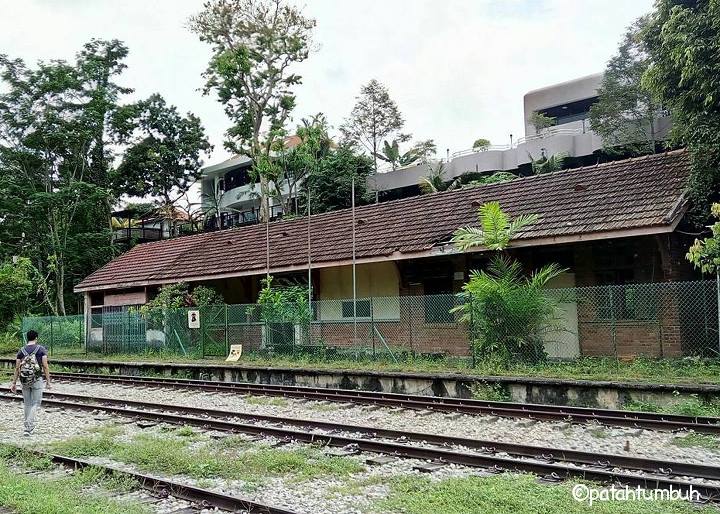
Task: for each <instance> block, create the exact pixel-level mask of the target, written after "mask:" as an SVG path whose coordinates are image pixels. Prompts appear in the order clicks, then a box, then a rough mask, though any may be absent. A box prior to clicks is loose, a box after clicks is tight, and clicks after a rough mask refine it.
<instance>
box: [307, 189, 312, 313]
mask: <svg viewBox="0 0 720 514" xmlns="http://www.w3.org/2000/svg"><path fill="white" fill-rule="evenodd" d="M307 245H308V306H309V307H310V308H312V256H311V253H310V251H311V249H312V246H311V244H310V183H309V182H308V190H307Z"/></svg>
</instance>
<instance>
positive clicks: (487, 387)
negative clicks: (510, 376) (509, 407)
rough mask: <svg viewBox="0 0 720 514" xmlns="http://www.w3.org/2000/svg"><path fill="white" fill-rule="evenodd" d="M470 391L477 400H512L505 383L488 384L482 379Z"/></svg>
mask: <svg viewBox="0 0 720 514" xmlns="http://www.w3.org/2000/svg"><path fill="white" fill-rule="evenodd" d="M470 392H471V394H472V397H473V398H474V399H475V400H488V401H493V402H509V401H510V400H512V397H511V396H510V392H509V391H508V389H507V387H506V386H505V385H504V384H488V383H487V382H486V381H484V380H483V381H481V382H480V383H478V384H474V385H473V386H472V387H471V389H470Z"/></svg>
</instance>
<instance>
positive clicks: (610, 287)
mask: <svg viewBox="0 0 720 514" xmlns="http://www.w3.org/2000/svg"><path fill="white" fill-rule="evenodd" d="M613 287H614V286H613V285H612V284H610V285H608V294H609V296H610V337H611V340H612V347H613V354H614V355H615V362H616V363H618V362H619V360H620V356H619V355H618V352H617V335H616V327H615V301H614V299H613Z"/></svg>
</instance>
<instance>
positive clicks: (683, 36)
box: [642, 0, 720, 224]
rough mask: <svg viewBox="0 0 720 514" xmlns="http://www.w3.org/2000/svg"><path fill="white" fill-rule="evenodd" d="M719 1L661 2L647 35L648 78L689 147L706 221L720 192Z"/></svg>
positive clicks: (678, 138) (694, 188)
mask: <svg viewBox="0 0 720 514" xmlns="http://www.w3.org/2000/svg"><path fill="white" fill-rule="evenodd" d="M718 33H720V4H718V2H716V1H703V2H678V1H677V0H658V1H657V2H656V3H655V10H654V12H653V13H652V14H651V15H650V18H649V22H648V24H647V26H646V28H645V30H644V31H643V33H642V40H643V44H644V48H645V51H646V52H647V53H648V55H649V57H650V61H651V64H650V66H649V67H648V69H647V71H646V73H645V76H644V77H643V80H644V82H645V84H646V85H647V87H648V88H649V89H650V90H651V91H652V92H653V93H654V94H656V95H657V96H658V98H659V99H660V101H661V102H662V104H663V106H664V107H666V108H667V109H669V110H670V113H671V115H672V120H673V136H674V137H673V139H674V143H675V144H682V145H685V146H687V148H688V149H689V151H690V155H691V163H692V174H691V180H690V191H689V199H690V200H691V203H692V206H693V207H692V209H693V214H694V218H695V221H696V222H697V223H698V224H700V223H702V222H704V220H705V217H706V213H707V211H708V208H709V206H710V204H711V203H712V202H713V201H718V197H719V192H720V98H719V97H718V91H720V74H718V73H717V70H718V69H720V38H718Z"/></svg>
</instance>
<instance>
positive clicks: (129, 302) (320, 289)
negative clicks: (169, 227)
mask: <svg viewBox="0 0 720 514" xmlns="http://www.w3.org/2000/svg"><path fill="white" fill-rule="evenodd" d="M689 168H690V166H689V157H688V154H687V152H685V151H683V150H677V151H671V152H666V153H661V154H655V155H649V156H644V157H638V158H632V159H626V160H622V161H614V162H610V163H604V164H598V165H592V166H585V167H581V168H575V169H570V170H563V171H558V172H554V173H549V174H544V175H534V176H530V177H524V178H518V179H515V180H512V181H508V182H503V183H497V184H489V185H484V186H478V187H470V188H465V189H460V190H454V191H447V192H440V193H432V194H426V195H421V196H415V197H411V198H404V199H400V200H394V201H388V202H384V203H379V204H373V205H366V206H361V207H358V208H356V209H355V214H354V219H355V259H356V261H355V262H356V280H357V297H358V298H359V300H358V301H357V303H356V304H355V308H356V311H355V312H356V315H357V316H358V317H363V318H369V317H372V318H373V320H375V321H376V322H379V323H380V325H379V326H380V331H385V333H386V334H393V326H394V325H395V324H399V323H408V322H410V323H414V324H415V332H414V333H415V340H414V341H413V344H414V345H415V348H416V349H417V350H418V351H420V352H427V353H445V354H464V353H466V352H467V351H468V350H467V349H468V342H467V337H468V336H467V331H466V330H465V329H463V328H462V327H461V326H460V325H459V324H458V323H457V321H456V319H455V317H454V316H453V315H452V314H447V313H445V314H443V315H429V314H428V313H429V312H430V310H429V307H428V306H431V307H436V306H434V305H432V301H431V298H434V297H435V296H434V295H441V294H451V293H457V292H459V291H460V290H461V288H462V285H463V284H464V283H465V282H466V281H467V280H468V278H469V274H470V272H471V270H475V269H483V268H484V267H485V266H486V264H487V262H488V258H489V256H488V253H487V252H486V251H483V249H481V248H479V249H477V250H473V251H467V252H461V251H459V250H458V249H457V248H456V247H455V246H454V245H453V244H452V243H451V242H450V239H451V236H452V234H453V232H454V231H455V230H456V229H458V228H460V227H465V226H471V225H474V224H477V210H478V207H479V206H481V205H482V204H483V203H486V202H489V201H498V202H500V205H501V207H502V209H503V210H505V211H506V212H507V213H508V214H509V215H510V216H517V215H520V214H533V213H534V214H537V215H538V216H539V221H538V222H536V223H535V224H533V225H530V226H528V227H527V228H526V229H525V230H524V232H522V233H521V234H520V235H519V237H517V238H516V239H515V240H514V241H513V242H512V245H511V248H510V253H511V254H512V255H513V256H514V257H516V258H517V259H518V260H519V261H520V262H522V264H523V266H524V268H525V269H526V270H527V271H528V272H529V271H531V270H533V269H536V268H539V267H540V266H542V265H544V264H547V263H550V262H555V263H558V264H559V265H560V266H562V267H563V268H565V269H566V270H567V271H566V272H565V273H563V274H562V275H561V276H560V277H558V278H557V279H556V280H555V282H554V283H553V284H552V287H555V288H592V287H595V286H604V285H613V284H615V285H627V284H637V285H638V287H641V286H643V285H648V284H656V283H666V282H673V283H678V282H682V281H688V280H695V279H698V278H699V276H698V275H697V274H696V273H695V272H694V271H693V270H692V269H691V266H690V265H689V263H688V262H687V261H686V259H685V253H686V251H687V248H688V246H689V245H690V244H691V243H692V240H693V236H691V235H688V234H686V233H685V232H686V231H684V230H683V219H684V216H685V213H686V211H687V209H688V202H687V200H686V196H685V189H686V183H687V180H688V175H689ZM308 223H309V224H310V226H309V227H308ZM352 227H353V212H352V211H351V210H350V209H345V210H339V211H334V212H329V213H323V214H318V215H313V216H311V217H310V219H309V220H308V219H307V217H303V218H296V219H292V220H283V221H275V222H272V223H270V224H269V225H267V226H266V225H263V224H257V225H249V226H242V227H238V228H232V229H227V230H222V231H216V232H208V233H202V234H196V235H190V236H186V237H179V238H175V239H169V240H163V241H157V242H151V243H145V244H140V245H138V246H136V247H134V248H132V249H131V250H129V251H128V252H127V253H125V254H123V255H121V256H119V257H118V258H116V259H115V260H113V261H111V262H110V263H108V264H107V265H106V266H104V267H102V268H101V269H99V270H97V271H96V272H94V273H92V274H91V275H89V276H88V277H86V278H85V279H84V280H83V281H82V282H80V283H79V284H78V285H77V287H76V288H75V290H76V291H77V292H81V293H83V294H84V297H85V315H86V319H87V322H88V326H90V324H89V323H90V322H91V318H92V314H94V313H100V312H103V311H105V310H117V309H129V308H132V307H136V306H138V305H142V304H144V303H145V302H147V301H148V300H149V299H151V298H152V297H153V296H154V295H155V294H156V293H157V291H158V290H159V288H160V287H162V286H163V285H165V284H171V283H177V282H186V283H188V284H189V285H190V286H191V287H192V286H194V285H198V284H203V285H207V286H212V287H213V288H215V289H216V290H217V291H218V292H220V293H221V294H222V295H223V297H224V299H225V302H226V303H228V304H246V303H255V302H256V301H257V298H258V293H259V291H260V288H261V280H262V279H263V278H264V277H265V275H266V273H268V271H269V272H270V273H271V274H272V275H273V276H275V277H277V278H278V279H280V280H287V281H290V282H294V283H305V284H307V280H308V267H310V269H311V272H310V276H311V281H312V291H313V299H314V300H317V301H319V303H320V304H322V302H323V301H325V300H334V301H333V302H327V303H326V304H325V305H326V306H327V307H324V308H322V309H316V311H315V316H316V318H317V319H318V320H322V321H328V322H330V321H332V322H336V325H335V329H334V330H333V331H332V335H331V336H327V335H326V336H324V339H325V340H326V342H327V343H329V344H337V345H343V344H348V342H349V341H350V340H351V339H352V333H351V330H352V323H349V321H350V320H351V318H353V314H354V312H353V308H352V300H351V299H352V297H353V281H352V262H353V240H352V239H353V230H352ZM266 230H267V235H269V237H266ZM268 249H269V257H268V252H267V250H268ZM268 262H269V263H270V267H269V270H268V267H267V263H268ZM618 291H620V292H621V294H619V295H617V296H616V297H614V298H613V297H611V298H609V299H607V298H604V297H603V298H602V299H597V300H595V301H582V302H581V301H569V302H565V303H563V304H562V306H561V307H562V315H563V317H564V321H565V323H566V325H567V326H568V327H570V329H571V330H569V331H568V332H567V334H565V335H564V336H563V337H564V338H565V341H564V343H565V344H563V345H562V348H561V349H560V350H557V351H556V353H557V355H554V356H555V357H568V358H572V357H577V356H580V355H607V354H612V352H615V353H619V354H620V355H627V356H635V355H648V356H680V355H683V354H684V352H683V344H684V341H683V337H684V336H683V334H684V329H683V320H684V319H686V318H687V317H688V316H693V315H695V312H692V311H693V310H694V309H693V307H692V305H691V304H687V305H686V304H683V305H682V306H681V305H679V304H677V303H676V300H675V299H674V298H675V297H672V298H671V297H668V298H663V297H660V298H656V300H655V304H654V305H650V306H648V305H644V306H638V305H637V302H634V300H633V289H632V288H629V287H623V288H621V289H618ZM407 297H423V298H426V300H424V301H422V302H415V303H408V302H404V301H403V299H404V298H407ZM370 298H373V299H382V301H378V300H375V301H369V299H370ZM364 300H366V301H364ZM348 301H349V302H350V306H349V308H348ZM409 305H413V306H414V307H413V308H410V307H408V306H409ZM423 309H424V312H423ZM445 311H447V309H446V310H445ZM685 311H689V312H685ZM433 312H437V309H433ZM440 312H444V311H442V310H440ZM610 317H612V320H611V319H609V318H610ZM610 322H612V324H613V334H612V340H610V338H609V337H608V328H607V327H608V326H609V324H610ZM88 332H90V331H88ZM89 337H90V336H89ZM239 342H243V341H239ZM609 345H612V346H613V348H610V346H609ZM551 353H552V352H551Z"/></svg>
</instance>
